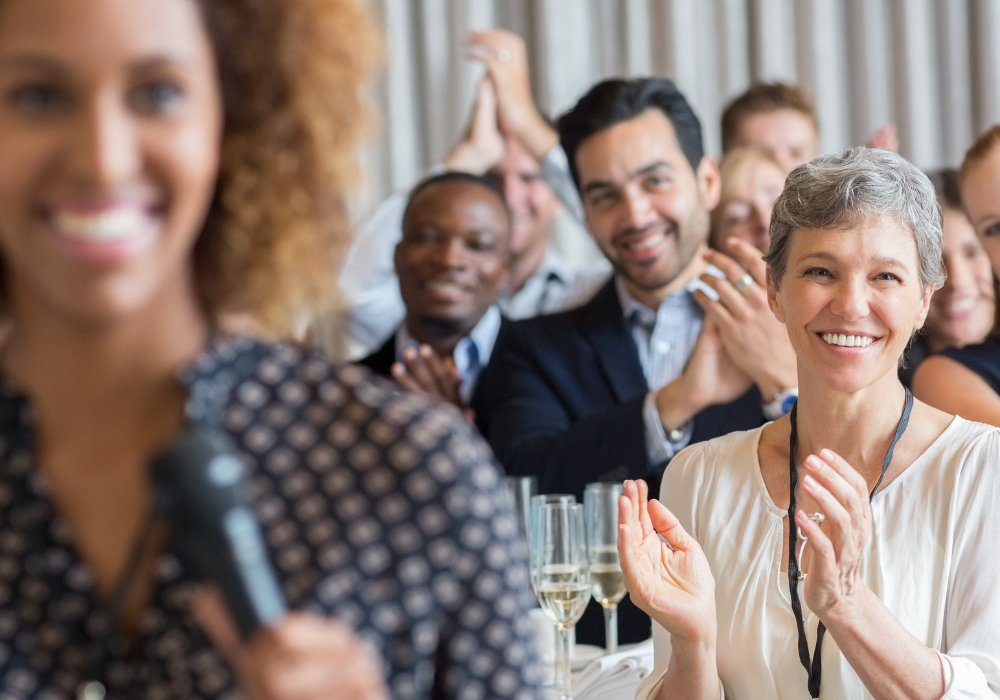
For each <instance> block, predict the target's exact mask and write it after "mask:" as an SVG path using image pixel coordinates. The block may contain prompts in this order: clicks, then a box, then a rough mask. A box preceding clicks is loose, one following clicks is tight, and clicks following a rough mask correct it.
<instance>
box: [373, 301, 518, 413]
mask: <svg viewBox="0 0 1000 700" xmlns="http://www.w3.org/2000/svg"><path fill="white" fill-rule="evenodd" d="M509 323H510V321H508V320H507V319H506V317H504V318H501V319H500V330H499V331H498V335H497V338H498V341H499V338H500V337H501V336H502V335H503V333H504V329H505V328H506V327H507V325H508V324H509ZM397 332H398V331H397ZM395 361H396V333H393V334H392V335H391V336H389V339H388V340H387V341H385V343H384V344H383V345H382V347H380V348H379V349H378V350H376V351H375V352H373V353H372V354H371V355H369V356H368V357H365V358H363V359H361V360H358V364H359V365H364V366H365V367H367V368H368V369H370V370H371V371H372V372H374V373H375V374H380V375H382V376H383V377H388V378H389V379H392V378H393V377H392V363H393V362H395ZM487 366H488V365H487ZM485 373H486V368H483V370H482V373H481V374H480V375H479V380H477V382H476V386H475V387H474V388H473V389H472V396H471V397H470V398H469V408H471V409H472V410H473V411H475V412H476V413H477V414H478V413H479V411H481V410H482V408H483V397H482V392H481V390H480V386H481V385H482V377H483V374H485Z"/></svg>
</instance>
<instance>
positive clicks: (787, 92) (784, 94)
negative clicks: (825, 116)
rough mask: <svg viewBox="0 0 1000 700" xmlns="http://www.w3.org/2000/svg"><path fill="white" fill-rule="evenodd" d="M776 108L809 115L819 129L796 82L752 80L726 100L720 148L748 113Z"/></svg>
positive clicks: (729, 143)
mask: <svg viewBox="0 0 1000 700" xmlns="http://www.w3.org/2000/svg"><path fill="white" fill-rule="evenodd" d="M779 109H793V110H795V111H796V112H801V113H802V114H804V115H805V116H807V117H809V120H810V121H811V122H812V123H813V126H814V127H815V128H816V130H817V131H819V120H818V119H817V118H816V110H815V109H813V104H812V100H810V99H809V95H807V94H806V91H805V90H803V89H802V88H801V87H799V86H798V85H789V84H787V83H754V84H753V85H751V86H750V88H749V89H748V90H747V91H746V92H744V93H743V94H742V95H739V96H737V97H736V98H735V99H733V101H732V102H730V103H729V104H728V105H727V106H726V109H725V111H723V113H722V150H723V151H728V150H729V149H730V148H732V147H733V141H735V139H736V134H737V132H739V130H740V127H741V126H743V122H745V121H746V120H747V119H749V118H750V117H754V116H757V115H758V114H766V113H767V112H777V111H778V110H779Z"/></svg>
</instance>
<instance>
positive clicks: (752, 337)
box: [695, 238, 798, 401]
mask: <svg viewBox="0 0 1000 700" xmlns="http://www.w3.org/2000/svg"><path fill="white" fill-rule="evenodd" d="M727 245H728V246H729V250H730V252H731V253H732V255H733V257H729V256H727V255H724V254H723V253H720V252H718V251H715V250H709V251H707V252H706V253H705V260H706V261H707V262H709V263H711V264H712V265H714V266H715V267H717V268H718V269H719V270H721V271H722V272H723V274H724V275H725V279H719V278H718V277H715V276H713V275H709V274H704V275H702V277H701V280H702V281H703V282H704V283H705V284H707V285H709V286H710V287H711V288H712V289H714V290H715V291H716V293H717V294H718V295H719V300H718V301H714V300H712V299H710V298H709V297H708V296H707V295H706V294H704V293H703V292H701V291H698V292H696V293H695V298H696V299H697V301H698V303H699V304H700V305H701V307H702V308H703V309H704V310H705V317H706V321H711V322H712V323H713V324H714V326H715V327H716V328H718V330H719V335H720V337H721V339H722V344H723V346H724V347H725V349H726V353H727V354H728V356H729V357H730V358H732V361H733V362H734V363H735V364H736V366H737V367H739V369H740V370H741V371H742V372H743V373H744V374H746V375H747V376H748V377H750V378H751V379H752V380H753V382H754V383H755V384H757V386H758V387H760V390H761V394H762V395H763V396H764V399H765V400H766V401H769V400H771V398H772V397H773V396H774V395H775V394H777V393H779V392H781V391H784V390H785V389H790V388H792V387H794V386H797V385H798V377H797V374H796V362H795V351H794V350H793V349H792V344H791V342H789V340H788V334H787V332H786V330H785V326H784V324H783V323H781V322H780V321H779V320H778V319H777V318H775V316H774V313H773V312H772V311H771V308H770V306H769V304H768V300H767V291H766V288H767V280H766V274H767V266H766V265H765V264H764V261H763V260H762V259H761V257H762V254H761V252H760V251H759V250H757V249H756V248H754V247H753V246H752V245H750V244H749V243H747V242H746V241H742V240H739V239H736V238H730V239H729V241H727ZM744 275H748V277H744Z"/></svg>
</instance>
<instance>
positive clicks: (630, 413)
mask: <svg viewBox="0 0 1000 700" xmlns="http://www.w3.org/2000/svg"><path fill="white" fill-rule="evenodd" d="M648 392H649V387H648V386H647V385H646V378H645V375H644V374H643V371H642V365H641V364H640V363H639V352H638V350H637V349H636V346H635V341H634V340H633V338H632V334H631V332H630V331H629V329H628V327H627V326H626V324H625V319H624V317H623V315H622V306H621V302H620V301H619V300H618V293H617V291H616V289H615V284H614V280H612V281H610V282H608V284H607V285H605V286H604V287H603V288H602V289H601V290H600V291H599V292H598V293H597V295H596V296H595V297H594V298H593V299H592V300H591V301H590V303H588V304H586V305H585V306H583V307H580V308H579V309H575V310H572V311H566V312H563V313H559V314H555V315H552V316H540V317H537V318H532V319H526V320H523V321H513V322H511V323H509V324H507V325H506V326H505V327H504V328H503V329H502V331H501V333H500V337H499V338H498V339H497V344H496V347H494V349H493V355H492V357H491V359H490V364H489V366H488V367H487V368H486V370H485V371H484V372H483V374H482V375H481V376H480V378H479V385H478V386H477V388H476V393H477V394H478V395H479V396H478V397H477V398H478V399H479V401H478V402H477V404H478V405H477V420H478V423H479V426H480V430H481V431H482V433H483V435H484V436H486V439H487V440H489V442H490V444H491V445H492V446H493V450H494V451H495V452H496V455H497V457H498V458H499V460H500V463H501V464H503V466H504V468H505V469H506V470H507V473H508V474H512V475H518V476H532V475H533V476H537V477H538V490H539V493H572V494H575V495H576V497H577V499H578V500H580V501H582V497H583V489H584V486H585V485H586V484H589V483H591V482H594V481H621V480H624V479H645V480H646V482H647V483H648V484H649V489H650V494H651V495H652V496H658V495H659V484H660V474H662V471H663V467H664V465H662V464H650V463H649V457H648V454H647V450H646V434H645V424H644V422H643V417H642V404H643V400H644V399H645V397H646V394H647V393H648ZM764 422H765V419H764V414H763V411H762V409H761V396H760V392H759V391H758V390H757V388H756V387H753V388H751V389H750V390H749V391H748V392H746V394H744V395H743V396H741V397H740V398H739V399H737V400H736V401H733V402H732V403H728V404H724V405H718V406H710V407H709V408H706V409H705V410H703V411H701V412H700V413H698V414H697V415H696V416H695V418H694V432H693V434H692V437H691V442H700V441H702V440H709V439H711V438H714V437H719V436H720V435H725V434H727V433H731V432H733V431H736V430H749V429H751V428H756V427H758V426H760V425H763V424H764ZM649 633H650V627H649V618H648V617H647V616H646V615H645V614H644V613H642V611H640V610H639V609H638V608H636V607H635V606H634V605H633V604H632V603H631V602H630V601H629V600H628V598H626V599H625V600H624V601H622V603H621V605H619V633H618V634H619V639H620V641H621V643H623V644H626V643H630V642H638V641H641V640H643V639H646V638H647V637H649ZM577 640H578V641H580V642H584V643H588V644H598V645H601V644H603V643H604V625H603V615H602V614H601V612H600V606H599V605H597V603H596V602H594V601H591V604H590V608H588V610H587V612H586V613H585V614H584V616H583V618H582V619H581V620H580V622H579V623H578V624H577Z"/></svg>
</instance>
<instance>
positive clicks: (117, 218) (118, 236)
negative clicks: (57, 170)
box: [53, 207, 146, 243]
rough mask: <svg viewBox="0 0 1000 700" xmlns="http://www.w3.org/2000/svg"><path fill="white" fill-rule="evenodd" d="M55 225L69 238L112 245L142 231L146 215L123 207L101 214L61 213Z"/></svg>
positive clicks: (134, 208) (139, 210) (55, 218)
mask: <svg viewBox="0 0 1000 700" xmlns="http://www.w3.org/2000/svg"><path fill="white" fill-rule="evenodd" d="M53 224H54V226H55V228H56V229H57V230H58V231H59V233H61V234H62V235H64V236H66V237H67V238H75V239H77V240H81V241H92V242H97V243H110V242H113V241H120V240H123V239H126V238H129V237H131V236H134V235H136V234H137V233H139V232H140V231H142V230H143V229H144V228H145V225H146V213H145V212H144V211H143V210H142V209H140V208H137V207H121V208H118V209H112V210H109V211H104V212H101V213H100V214H73V213H69V212H59V213H58V214H56V215H55V217H54V219H53Z"/></svg>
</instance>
